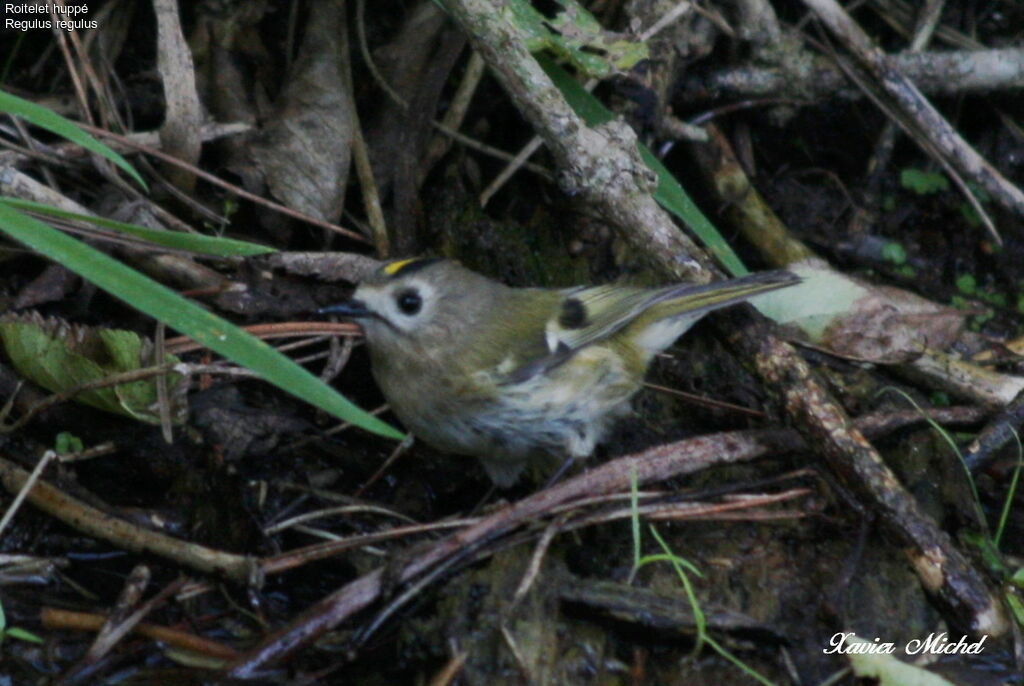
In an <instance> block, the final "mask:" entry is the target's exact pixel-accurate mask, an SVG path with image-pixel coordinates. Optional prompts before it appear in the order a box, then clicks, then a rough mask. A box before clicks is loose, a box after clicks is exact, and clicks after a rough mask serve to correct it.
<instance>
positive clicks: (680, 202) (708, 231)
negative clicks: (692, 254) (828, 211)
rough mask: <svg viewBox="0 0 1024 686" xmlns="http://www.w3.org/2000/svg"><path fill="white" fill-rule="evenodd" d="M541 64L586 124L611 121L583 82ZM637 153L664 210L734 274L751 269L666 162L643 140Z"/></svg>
mask: <svg viewBox="0 0 1024 686" xmlns="http://www.w3.org/2000/svg"><path fill="white" fill-rule="evenodd" d="M537 61H538V62H539V63H540V66H541V67H542V68H543V69H544V71H546V72H547V74H548V76H550V77H551V80H552V81H553V82H554V83H555V85H556V86H557V87H558V89H559V90H560V91H562V95H564V96H565V99H566V100H567V101H568V103H569V105H570V106H571V107H572V108H573V109H574V110H575V111H576V113H577V114H578V115H580V116H581V117H583V120H584V121H586V122H587V125H589V126H599V125H601V124H604V123H605V122H608V121H611V120H612V119H613V118H614V117H615V115H614V114H612V112H611V111H609V110H608V109H607V108H606V107H605V106H604V105H602V104H601V101H600V100H598V99H597V98H595V97H594V96H593V95H591V94H590V93H588V92H587V91H586V89H585V88H583V86H581V85H580V84H579V83H577V81H576V79H574V78H572V76H570V75H569V74H568V72H566V71H565V70H564V69H562V68H561V67H560V66H558V65H557V64H555V63H554V61H552V60H551V59H549V58H547V57H544V56H543V55H539V56H537ZM639 150H640V157H641V158H643V160H644V162H645V163H646V164H647V166H649V167H650V168H651V169H652V170H654V173H655V174H657V176H658V188H657V190H656V191H655V192H654V198H655V199H656V200H657V201H658V202H659V203H660V204H661V206H662V207H664V208H665V209H666V210H668V211H669V212H671V213H672V214H674V215H676V217H678V218H679V219H680V220H682V221H683V223H685V224H686V225H687V226H688V227H689V228H690V230H692V231H693V233H694V234H695V235H696V236H697V238H698V239H700V241H701V243H703V244H704V246H705V247H706V248H707V249H708V250H710V251H711V253H712V254H713V255H714V256H715V257H716V258H717V259H718V261H719V262H720V263H721V264H722V266H723V267H724V268H725V269H726V271H728V272H729V273H730V274H732V275H733V276H743V275H744V274H749V273H750V271H749V270H748V269H747V268H746V266H744V264H743V262H742V261H741V260H740V258H739V256H737V255H736V253H735V252H733V249H732V248H731V247H730V246H729V244H728V242H726V240H725V238H723V237H722V234H721V233H719V232H718V229H716V228H715V226H714V224H712V223H711V222H710V221H709V220H708V218H707V217H705V216H704V213H703V212H701V211H700V209H699V208H698V207H697V205H696V204H694V202H693V200H691V199H690V196H689V195H687V193H686V191H685V190H683V187H682V186H681V185H680V184H679V182H678V181H677V180H676V178H675V177H674V176H673V175H672V172H670V171H669V170H668V169H666V168H665V165H663V164H662V163H661V161H660V160H659V159H658V158H657V157H655V156H654V154H653V153H652V152H651V151H650V150H649V149H648V148H647V146H645V145H644V144H642V143H641V144H639Z"/></svg>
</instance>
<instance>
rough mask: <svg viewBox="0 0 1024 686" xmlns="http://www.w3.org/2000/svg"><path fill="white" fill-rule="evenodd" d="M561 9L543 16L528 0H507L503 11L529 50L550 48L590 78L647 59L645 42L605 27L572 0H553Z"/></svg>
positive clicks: (604, 74) (606, 74) (603, 75)
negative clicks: (626, 36) (523, 36)
mask: <svg viewBox="0 0 1024 686" xmlns="http://www.w3.org/2000/svg"><path fill="white" fill-rule="evenodd" d="M555 2H557V3H558V4H559V5H561V6H562V11H560V12H558V13H556V14H555V15H554V17H550V18H549V17H546V16H544V15H543V14H541V13H540V12H538V11H537V10H536V9H534V8H533V6H532V5H531V4H530V2H529V0H508V2H507V4H506V5H505V7H504V9H503V12H504V13H505V15H506V17H507V18H508V19H509V21H511V22H513V23H514V24H515V25H517V26H518V27H519V28H520V29H521V30H522V31H523V33H524V34H525V36H526V46H527V48H528V49H529V50H530V52H540V51H542V50H550V51H551V52H552V53H554V54H555V55H557V56H559V57H561V58H563V59H566V60H568V61H569V62H571V63H572V64H573V66H575V67H576V68H577V69H579V70H580V71H582V72H584V73H585V74H587V75H588V76H591V77H593V78H603V77H606V76H610V75H612V74H614V73H616V72H621V71H625V70H627V69H630V68H632V67H633V66H634V65H635V64H636V63H637V62H639V61H640V60H644V59H647V57H648V49H647V44H646V43H642V42H639V41H631V40H628V39H626V38H625V37H624V36H622V35H615V34H613V33H611V32H609V31H605V29H604V27H602V26H601V23H600V22H599V21H597V19H596V18H595V17H594V15H593V14H591V13H590V12H588V11H587V10H586V9H584V8H583V6H582V5H580V4H579V3H578V2H576V1H575V0H555Z"/></svg>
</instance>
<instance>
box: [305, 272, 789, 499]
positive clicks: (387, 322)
mask: <svg viewBox="0 0 1024 686" xmlns="http://www.w3.org/2000/svg"><path fill="white" fill-rule="evenodd" d="M798 281H799V278H798V277H796V276H794V275H793V274H791V273H789V272H786V271H773V272H762V273H759V274H753V275H750V276H745V277H742V278H738V279H733V280H731V281H721V282H716V283H711V284H708V285H704V286H694V285H688V284H674V285H670V286H662V287H659V288H641V287H634V286H624V285H615V284H609V285H603V286H578V287H575V288H565V289H547V288H511V287H509V286H506V285H504V284H502V283H499V282H498V281H495V280H493V279H489V278H487V277H485V276H482V275H480V274H477V273H476V272H473V271H470V270H469V269H467V268H465V267H463V266H462V265H461V264H459V263H458V262H455V261H452V260H446V259H436V258H415V259H409V260H400V261H396V262H390V263H388V264H385V265H384V266H383V267H381V268H380V269H379V270H378V271H377V272H376V273H374V274H373V275H372V276H370V277H369V278H367V279H365V280H364V281H363V282H362V283H360V284H359V286H358V288H357V289H356V291H355V293H354V294H353V296H352V298H351V299H350V300H348V301H347V302H343V303H340V304H337V305H332V306H329V307H325V308H323V309H322V310H320V312H321V313H334V314H338V315H341V316H343V317H345V318H348V319H355V320H358V321H359V323H360V324H361V325H362V328H363V331H364V332H365V336H366V345H367V348H368V349H369V352H370V361H371V364H372V367H373V376H374V378H375V379H376V381H377V384H378V385H379V386H380V389H381V391H383V393H384V396H385V397H386V398H387V401H388V403H390V405H391V409H392V410H393V411H394V413H395V414H396V415H397V416H398V418H399V419H400V420H401V421H402V423H403V424H405V426H406V428H407V429H409V430H410V431H411V432H412V433H413V434H414V435H416V436H417V437H418V438H420V439H422V440H423V441H425V442H426V443H427V444H429V445H431V446H433V447H434V448H437V449H438V450H441V451H444V452H450V453H455V454H460V455H471V456H474V457H477V458H478V459H479V460H480V461H481V464H482V465H483V467H484V469H485V470H486V472H487V474H488V475H489V476H490V477H491V480H492V481H493V482H494V483H495V484H496V485H497V486H499V487H502V488H506V487H508V486H511V485H512V484H514V483H515V482H516V481H517V480H518V478H519V476H520V474H521V473H522V471H523V469H524V468H525V467H526V466H527V464H528V463H529V462H530V460H531V459H534V458H538V457H541V456H543V455H544V454H549V455H555V456H561V457H564V458H566V459H577V458H584V457H587V456H589V455H590V454H591V453H592V452H593V450H594V447H595V445H596V444H597V443H599V442H600V441H601V439H602V438H603V437H604V435H605V433H606V432H607V430H608V428H609V426H610V425H611V423H612V421H613V420H614V419H616V418H617V417H619V416H621V415H623V414H625V413H626V412H627V411H628V409H629V399H630V398H631V397H632V396H633V394H635V393H636V392H637V390H639V389H640V386H641V385H642V383H643V377H644V373H645V372H646V370H647V366H648V364H650V361H651V359H652V358H653V357H654V356H655V355H656V354H658V353H659V352H661V351H663V350H664V349H665V348H667V347H668V346H670V345H671V344H672V343H673V342H674V341H675V340H676V339H677V338H678V337H679V336H680V335H682V334H683V332H685V331H686V330H687V329H689V328H690V327H691V326H693V324H694V323H695V322H696V321H697V320H698V319H700V318H701V317H702V316H704V315H705V314H707V313H708V312H710V311H712V310H716V309H718V308H721V307H726V306H728V305H732V304H735V303H738V302H742V301H744V300H747V299H749V298H751V297H753V296H756V295H759V294H761V293H765V292H767V291H772V290H776V289H779V288H785V287H786V286H790V285H793V284H795V283H797V282H798Z"/></svg>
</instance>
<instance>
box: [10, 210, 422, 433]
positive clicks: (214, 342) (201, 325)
mask: <svg viewBox="0 0 1024 686" xmlns="http://www.w3.org/2000/svg"><path fill="white" fill-rule="evenodd" d="M0 231H3V232H5V233H7V234H8V235H9V236H11V237H12V238H14V239H15V240H17V241H20V242H21V243H24V244H25V245H27V246H28V247H30V248H32V249H33V250H35V251H37V252H39V253H40V254H42V255H45V256H46V257H48V258H50V259H51V260H54V261H55V262H58V263H60V264H62V265H64V266H65V267H67V268H68V269H70V270H72V271H74V272H76V273H77V274H79V275H81V276H82V277H83V278H85V279H86V280H88V281H91V282H92V283H94V284H96V285H97V286H99V287H100V288H102V289H103V290H105V291H107V292H108V293H110V294H111V295H113V296H115V297H117V298H120V299H121V300H124V301H125V302H126V303H128V304H129V305H131V306H132V307H134V308H136V309H137V310H139V311H141V312H144V313H145V314H148V315H149V316H151V317H153V318H155V319H158V320H160V321H162V322H165V323H166V324H167V325H168V326H170V327H172V328H174V329H177V330H178V331H180V332H181V333H183V334H185V335H187V336H189V337H191V338H192V339H193V340H195V341H196V342H197V343H199V344H200V345H203V346H206V347H207V348H209V349H211V350H213V351H215V352H217V353H219V354H221V355H223V356H224V357H226V358H228V359H230V360H233V361H234V362H237V363H238V364H240V365H243V366H245V367H247V368H249V369H251V370H252V371H254V372H256V373H257V374H259V375H260V376H262V377H263V378H264V379H266V380H267V381H269V382H271V383H273V384H275V385H276V386H278V387H279V388H282V389H284V390H285V391H288V392H289V393H292V394H293V395H295V396H296V397H298V398H301V399H302V400H305V401H306V402H308V403H310V404H312V405H315V406H316V407H319V408H321V409H323V410H325V411H326V412H328V413H330V414H332V415H334V416H336V417H338V418H340V419H342V420H345V421H348V422H351V423H353V424H355V425H356V426H359V427H361V428H363V429H366V430H367V431H372V432H374V433H377V434H380V435H382V436H386V437H388V438H394V439H401V438H404V436H403V435H402V433H401V432H399V431H397V430H396V429H395V428H393V427H392V426H390V425H388V424H387V423H385V422H382V421H381V420H379V419H377V418H376V417H374V416H373V415H371V414H369V413H367V412H365V411H363V410H361V409H359V408H358V407H356V406H355V405H353V404H352V403H351V402H349V401H348V400H347V399H346V398H344V397H343V396H341V395H340V394H339V393H338V392H337V391H335V390H334V389H332V388H331V387H330V386H328V385H327V384H325V383H323V382H322V381H320V379H318V378H316V377H315V376H313V375H312V374H310V373H309V372H308V371H307V370H306V369H304V368H302V367H300V366H299V365H298V364H296V363H295V362H294V361H292V360H291V359H289V358H288V357H285V356H284V355H282V354H281V353H279V352H278V351H276V350H274V349H273V348H271V347H270V346H269V345H267V344H266V343H264V342H263V341H261V340H259V339H257V338H254V337H253V336H250V335H249V334H248V333H246V332H245V331H243V330H242V329H240V328H238V327H236V326H235V325H233V324H231V323H230V322H227V321H225V320H223V319H221V318H220V317H218V316H216V315H214V314H212V313H210V312H207V311H206V310H204V309H203V308H201V307H199V306H198V305H196V304H195V303H193V302H192V301H190V300H186V299H185V298H182V297H181V296H179V295H178V294H177V293H175V292H173V291H171V290H170V289H168V288H167V287H165V286H163V285H161V284H159V283H157V282H155V281H153V280H152V279H149V278H148V277H146V276H143V275H142V274H139V273H138V272H136V271H135V270H133V269H130V268H128V267H126V266H125V265H123V264H121V263H120V262H118V261H117V260H115V259H113V258H111V257H109V256H108V255H106V254H104V253H102V252H100V251H99V250H96V249H94V248H92V247H90V246H88V245H85V244H84V243H82V242H81V241H77V240H75V239H74V238H71V237H70V236H67V235H65V234H63V233H61V232H60V231H57V230H56V229H53V228H51V227H49V226H47V225H46V224H44V223H43V222H41V221H39V220H38V219H34V218H32V217H29V216H26V215H24V214H21V213H19V212H17V211H15V210H13V209H11V208H9V207H7V206H5V205H3V204H0Z"/></svg>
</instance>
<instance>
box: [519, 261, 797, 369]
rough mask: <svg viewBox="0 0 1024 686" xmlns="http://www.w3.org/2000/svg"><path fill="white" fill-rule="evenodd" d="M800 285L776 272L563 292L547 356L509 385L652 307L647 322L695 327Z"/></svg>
mask: <svg viewBox="0 0 1024 686" xmlns="http://www.w3.org/2000/svg"><path fill="white" fill-rule="evenodd" d="M799 280H800V279H799V278H797V277H796V276H794V275H793V274H791V273H789V272H787V271H781V270H780V271H773V272H761V273H758V274H751V275H748V276H744V277H741V278H738V279H732V280H730V281H718V282H714V283H710V284H704V285H693V284H672V285H670V286H663V287H661V288H637V287H630V286H622V285H615V284H608V285H604V286H582V287H578V288H571V289H567V290H565V291H562V298H561V300H560V302H559V303H558V306H557V308H556V309H555V311H554V312H553V314H552V315H551V317H550V319H549V320H548V322H547V325H546V326H545V329H544V339H545V343H546V344H547V348H548V352H547V354H546V355H544V356H542V357H540V358H538V359H533V360H531V361H529V362H527V363H525V364H523V365H521V366H520V367H518V368H517V369H516V370H515V371H514V372H513V374H512V376H511V378H512V380H513V381H514V382H519V381H525V380H526V379H529V378H531V377H532V376H535V375H536V374H538V373H541V372H544V371H546V370H548V369H552V368H553V367H556V366H558V365H560V364H562V363H563V362H565V361H566V360H568V359H569V358H571V357H572V356H573V354H575V352H576V351H577V350H580V349H581V348H584V347H586V346H588V345H591V344H593V343H597V342H599V341H602V340H605V339H607V338H608V337H610V336H612V335H614V334H615V333H617V332H618V331H620V330H622V329H623V328H624V327H626V326H628V325H629V324H630V323H632V322H634V321H635V320H636V319H637V318H638V317H640V316H641V315H642V314H644V313H646V312H648V311H652V308H655V307H656V306H657V307H656V309H655V310H654V311H652V322H653V321H660V320H662V319H666V318H670V317H678V316H682V315H686V316H688V317H689V318H691V319H692V320H693V321H696V320H697V319H699V318H700V317H701V316H702V315H704V314H705V313H707V312H710V311H711V310H715V309H718V308H720V307H725V306H727V305H731V304H733V303H737V302H740V301H743V300H746V299H748V298H750V297H751V296H753V295H757V294H759V293H763V292H767V291H771V290H775V289H777V288H783V287H785V286H790V285H793V284H794V283H797V282H798V281H799Z"/></svg>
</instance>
